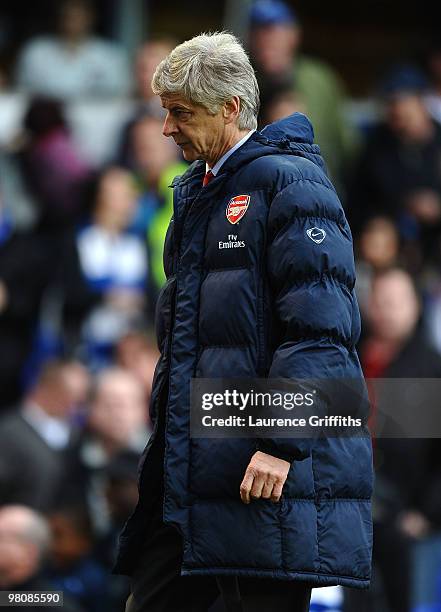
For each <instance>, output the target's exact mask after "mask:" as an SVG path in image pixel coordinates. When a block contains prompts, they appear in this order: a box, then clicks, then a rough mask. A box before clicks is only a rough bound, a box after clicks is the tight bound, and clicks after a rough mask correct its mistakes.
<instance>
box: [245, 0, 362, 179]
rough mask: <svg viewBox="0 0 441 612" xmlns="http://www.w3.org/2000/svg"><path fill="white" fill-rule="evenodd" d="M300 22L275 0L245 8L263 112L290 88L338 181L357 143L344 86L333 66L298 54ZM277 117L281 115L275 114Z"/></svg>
mask: <svg viewBox="0 0 441 612" xmlns="http://www.w3.org/2000/svg"><path fill="white" fill-rule="evenodd" d="M300 45H301V27H300V24H299V22H298V20H297V16H296V15H295V13H294V12H293V10H292V9H291V8H290V7H288V6H287V5H286V4H284V3H283V2H281V1H280V0H257V2H255V3H254V4H253V5H252V7H251V12H250V51H251V55H252V59H253V61H254V64H255V66H256V69H257V76H258V80H259V87H260V90H261V99H262V111H263V114H265V111H266V107H268V106H269V105H270V104H272V103H273V102H275V101H276V99H277V97H278V95H279V94H280V93H281V92H282V91H283V92H285V93H286V90H287V89H291V90H292V93H293V94H294V96H295V102H294V101H293V104H295V103H297V104H298V106H297V108H294V106H293V109H292V110H300V111H302V112H304V113H305V114H306V115H307V116H308V117H309V119H310V120H311V123H312V125H313V127H314V133H315V141H316V142H317V143H318V144H319V145H320V149H321V152H322V155H323V157H324V158H325V161H326V163H327V166H328V170H329V172H330V174H331V176H332V178H333V180H334V182H337V184H338V183H339V181H341V177H342V170H343V168H344V165H345V162H346V160H348V159H350V158H351V155H352V153H353V152H354V148H355V147H356V144H357V137H356V133H355V130H354V128H353V127H352V126H351V125H349V123H348V121H347V120H346V119H345V117H344V105H345V97H344V88H343V84H342V82H341V80H340V78H339V76H338V75H337V74H336V73H335V72H334V70H333V69H332V68H331V67H330V66H328V65H327V64H325V63H324V62H321V61H319V60H316V59H312V58H310V57H307V56H305V55H303V54H300V53H299V49H300ZM274 118H280V117H274Z"/></svg>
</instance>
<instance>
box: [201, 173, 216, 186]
mask: <svg viewBox="0 0 441 612" xmlns="http://www.w3.org/2000/svg"><path fill="white" fill-rule="evenodd" d="M212 179H214V174H213V173H212V171H211V170H209V171H208V172H206V173H205V176H204V180H203V181H202V187H205V185H208V183H209V182H210V181H211V180H212Z"/></svg>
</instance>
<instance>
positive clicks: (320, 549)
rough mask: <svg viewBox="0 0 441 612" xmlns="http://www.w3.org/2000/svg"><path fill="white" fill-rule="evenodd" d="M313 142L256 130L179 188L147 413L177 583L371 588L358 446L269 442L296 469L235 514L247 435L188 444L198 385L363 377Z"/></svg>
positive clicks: (343, 229) (134, 550) (140, 520)
mask: <svg viewBox="0 0 441 612" xmlns="http://www.w3.org/2000/svg"><path fill="white" fill-rule="evenodd" d="M312 141H313V133H312V128H311V125H310V123H309V121H308V120H307V119H306V117H304V116H303V115H300V114H294V115H292V116H290V117H288V118H286V119H283V120H281V121H279V122H276V123H274V124H271V125H270V126H268V127H267V128H265V129H264V130H263V131H262V132H255V133H254V134H253V135H252V136H251V138H250V139H249V140H248V141H247V142H246V143H245V144H244V145H243V146H242V147H241V148H240V149H238V150H237V151H236V152H235V153H234V154H233V155H232V156H231V157H230V158H229V159H228V160H227V162H226V163H225V164H224V166H223V167H222V169H221V171H220V173H219V175H218V176H217V177H216V178H215V179H213V180H212V181H211V183H210V184H209V185H208V186H206V187H204V188H203V189H201V184H202V178H203V175H204V172H205V164H204V163H203V162H195V163H194V164H193V165H192V166H191V167H190V168H189V170H188V171H187V172H186V173H185V174H184V175H183V176H182V177H181V178H180V179H177V180H176V181H175V185H174V196H175V198H174V201H175V206H174V216H173V220H172V221H171V224H170V228H169V231H168V234H167V239H166V246H165V255H164V258H165V268H166V273H167V277H168V280H167V283H166V285H165V287H164V289H163V291H162V294H161V296H160V299H159V304H158V321H157V325H158V336H159V345H160V349H161V353H162V356H161V359H160V361H159V363H158V366H157V369H156V374H155V382H154V388H153V393H152V400H151V413H152V418H153V419H154V420H155V422H156V423H157V422H158V421H159V420H160V419H158V415H161V414H162V415H163V419H164V420H165V421H166V434H165V440H166V452H165V460H164V485H165V492H164V520H165V521H166V522H168V523H171V524H173V525H175V526H176V527H177V528H178V529H179V530H180V532H181V534H182V536H183V545H184V557H183V564H182V574H183V575H188V574H191V575H228V574H231V575H243V576H261V577H268V578H280V579H291V580H306V581H311V582H313V583H315V584H316V585H333V584H343V585H347V586H356V587H367V586H368V584H369V577H370V563H371V544H372V527H371V506H370V497H371V491H372V460H371V443H370V440H369V439H368V438H366V437H360V438H328V439H320V440H316V441H315V442H312V441H310V442H309V443H308V441H305V440H300V439H277V440H266V441H263V444H264V448H266V449H269V452H271V448H272V449H273V450H274V454H275V455H278V456H281V455H282V456H285V457H286V456H288V457H289V458H290V460H291V461H292V465H291V469H290V471H289V474H288V478H287V481H286V483H285V486H284V489H283V496H282V499H281V502H280V503H278V504H274V503H272V502H271V501H269V500H257V501H252V503H251V504H249V505H245V504H243V503H242V502H241V500H240V496H239V487H240V483H241V481H242V478H243V476H244V473H245V470H246V467H247V465H248V463H249V461H250V459H251V457H252V455H253V453H254V452H255V450H256V440H253V439H221V440H213V439H210V440H208V439H196V438H194V439H191V438H190V435H189V419H190V412H189V402H190V379H191V378H192V377H203V378H217V377H226V378H234V377H244V378H245V377H250V378H258V377H276V378H357V377H361V370H360V365H359V361H358V358H357V354H356V352H355V348H354V346H355V344H356V342H357V339H358V336H359V332H360V320H359V311H358V306H357V302H356V299H355V296H354V290H353V289H354V282H355V278H354V261H353V250H352V238H351V233H350V230H349V227H348V224H347V221H346V218H345V215H344V212H343V209H342V207H341V204H340V202H339V199H338V197H337V194H336V192H335V190H334V188H333V186H332V184H331V182H330V181H329V179H328V178H327V176H326V172H325V170H324V164H323V160H322V158H321V157H320V155H319V149H318V147H317V146H316V145H313V144H312ZM238 195H249V196H250V200H249V206H248V209H247V211H246V213H245V215H244V216H243V218H241V220H240V221H239V222H238V223H236V224H234V225H233V224H231V223H230V222H229V221H228V219H227V215H226V210H227V205H228V203H229V202H230V200H231V199H232V198H233V197H235V196H238ZM230 212H231V210H230ZM233 213H234V211H233ZM312 228H317V229H315V230H313V237H315V238H316V240H313V239H311V237H310V236H308V234H307V232H308V230H310V229H312ZM318 230H324V232H325V233H326V237H325V239H324V240H323V241H321V242H320V241H319V238H320V237H321V236H322V235H323V234H321V233H320V232H318ZM317 232H318V234H317ZM231 235H234V236H235V238H234V239H231ZM230 242H232V243H233V246H231V245H230V246H229V247H226V248H222V247H220V243H230ZM235 243H237V244H236V246H234V244H235ZM154 445H155V437H153V438H152V440H151V441H150V443H149V445H148V448H147V450H146V452H145V456H144V458H143V461H142V463H141V469H140V483H139V486H140V501H139V504H138V507H137V509H136V510H135V512H134V514H133V515H132V517H131V518H130V519H129V521H128V523H127V525H126V527H125V529H124V531H123V534H122V536H121V539H120V552H119V560H118V563H117V566H116V571H120V572H122V573H131V571H133V568H134V566H135V565H136V562H137V558H138V555H139V551H140V548H141V547H142V537H143V533H145V529H146V526H147V525H148V520H149V503H148V487H149V478H150V476H151V473H150V472H149V470H151V466H150V464H151V462H152V460H151V456H152V449H153V448H154Z"/></svg>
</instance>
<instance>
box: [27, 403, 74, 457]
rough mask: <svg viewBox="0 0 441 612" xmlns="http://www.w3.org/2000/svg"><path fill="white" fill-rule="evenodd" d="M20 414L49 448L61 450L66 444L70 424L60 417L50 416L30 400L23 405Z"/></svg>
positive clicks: (68, 437)
mask: <svg viewBox="0 0 441 612" xmlns="http://www.w3.org/2000/svg"><path fill="white" fill-rule="evenodd" d="M22 415H23V418H24V419H25V420H26V421H27V422H28V423H29V425H31V427H32V428H33V429H35V431H36V432H37V433H38V434H40V436H41V437H42V438H43V440H44V441H45V442H46V444H47V445H48V446H50V447H51V448H53V449H55V450H61V449H63V448H65V447H66V446H67V445H68V443H69V439H70V426H69V424H68V423H66V422H65V421H63V420H62V419H57V418H55V417H52V416H50V415H49V414H47V412H45V411H44V410H43V409H42V408H40V406H39V405H38V404H36V403H35V402H31V401H28V402H26V404H25V405H24V407H23V411H22Z"/></svg>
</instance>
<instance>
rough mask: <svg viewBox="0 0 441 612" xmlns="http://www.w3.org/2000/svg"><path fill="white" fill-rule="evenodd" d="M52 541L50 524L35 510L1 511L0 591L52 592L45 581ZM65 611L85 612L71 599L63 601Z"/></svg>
mask: <svg viewBox="0 0 441 612" xmlns="http://www.w3.org/2000/svg"><path fill="white" fill-rule="evenodd" d="M50 541H51V535H50V530H49V526H48V524H47V521H46V520H45V519H44V517H43V516H41V515H40V514H38V513H37V512H35V511H34V510H31V509H30V508H27V507H26V506H15V505H14V506H13V505H11V506H4V507H3V508H0V589H2V590H8V591H53V590H54V589H53V586H52V585H51V584H50V582H48V581H47V580H46V579H45V578H43V567H44V562H45V557H46V555H47V553H48V551H49V547H50ZM30 609H32V610H33V609H35V608H34V607H33V606H31V607H30ZM37 609H38V610H40V611H41V612H47V611H48V610H53V606H44V605H42V606H38V608H37ZM63 610H65V612H83V611H82V608H79V607H77V606H76V605H75V604H73V603H72V602H71V601H70V599H69V597H66V598H65V599H64V600H63Z"/></svg>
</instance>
